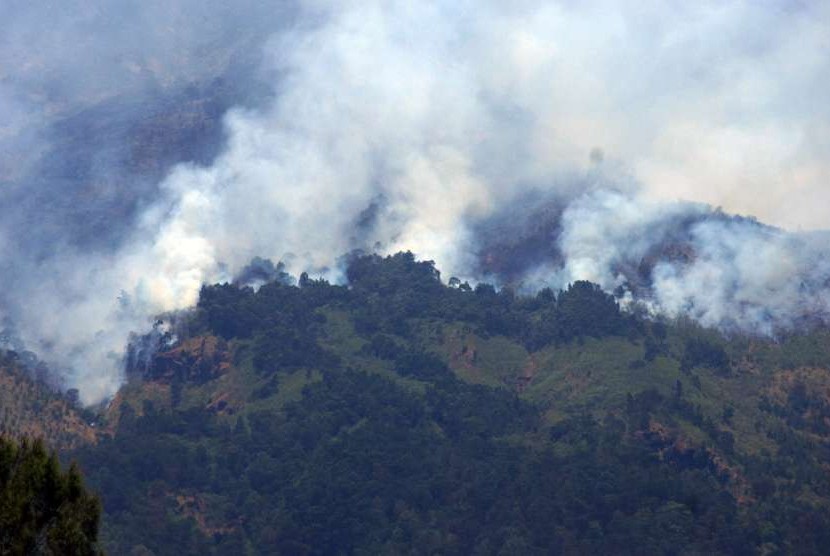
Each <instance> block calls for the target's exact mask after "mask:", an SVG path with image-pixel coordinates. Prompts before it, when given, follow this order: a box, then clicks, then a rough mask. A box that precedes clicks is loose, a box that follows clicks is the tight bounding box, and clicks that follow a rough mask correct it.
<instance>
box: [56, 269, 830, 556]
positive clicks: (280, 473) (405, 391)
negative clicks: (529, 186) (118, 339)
mask: <svg viewBox="0 0 830 556" xmlns="http://www.w3.org/2000/svg"><path fill="white" fill-rule="evenodd" d="M347 278H348V285H346V286H337V285H331V284H329V283H327V282H325V281H321V280H314V279H309V278H308V276H306V275H303V276H301V277H300V279H299V281H298V285H292V284H291V282H290V280H287V279H286V277H285V276H283V277H281V278H278V279H276V280H273V281H271V282H269V283H266V284H265V285H263V286H262V287H260V288H259V289H257V290H254V289H252V288H250V287H244V286H239V285H231V284H222V285H214V286H206V287H204V288H203V289H202V291H201V295H200V299H199V304H198V307H197V308H195V309H194V310H193V311H192V312H190V313H188V314H187V315H179V316H177V317H176V322H175V326H174V328H173V330H174V332H175V336H173V332H168V333H166V334H162V333H161V332H158V333H156V334H154V335H151V336H148V337H146V338H144V339H143V341H141V342H136V344H135V345H134V347H133V352H132V354H131V361H132V365H131V368H130V377H129V382H128V384H127V385H126V386H124V387H123V388H122V390H121V392H120V393H119V395H118V397H117V398H116V399H115V400H114V401H113V403H112V404H111V406H110V408H109V410H108V411H107V413H106V414H105V415H103V416H102V417H101V419H102V423H101V425H102V427H103V428H104V429H105V430H109V431H112V434H111V435H104V436H103V438H102V440H101V441H100V442H99V443H98V444H97V445H93V444H89V445H87V446H85V447H82V448H80V449H77V450H74V451H72V452H68V454H69V455H71V456H73V457H76V458H78V460H79V462H80V465H81V468H82V469H83V471H84V472H85V474H86V475H87V476H88V480H89V483H90V484H91V485H92V486H93V487H94V488H95V489H96V490H97V492H99V493H100V495H101V497H102V500H103V509H104V519H103V529H102V537H103V543H104V546H105V548H106V549H107V550H108V551H109V552H111V553H113V554H130V553H132V554H158V555H161V554H179V555H181V554H206V553H217V554H338V553H342V554H550V553H569V554H600V553H617V554H626V553H630V554H644V553H648V554H661V553H662V554H758V553H761V554H775V553H805V554H806V553H818V552H822V550H823V549H824V547H826V546H828V543H830V508H829V507H828V504H829V503H830V476H829V475H828V473H827V462H828V461H830V459H829V458H828V456H830V454H828V440H830V334H828V332H827V331H826V330H822V329H816V330H812V331H810V332H809V333H804V334H801V335H794V336H792V337H787V338H780V339H779V340H777V341H772V340H768V339H759V338H746V337H730V338H726V337H723V336H721V335H720V334H718V333H716V332H714V331H711V330H704V329H701V328H700V327H698V326H696V325H694V324H692V323H689V322H683V321H680V322H667V321H655V320H650V319H646V318H643V317H638V316H636V312H634V313H632V312H621V311H620V309H619V307H618V305H617V301H616V300H615V298H614V297H613V296H611V295H608V294H606V293H604V292H603V291H601V290H600V289H599V288H598V287H597V286H595V285H593V284H590V283H587V282H577V283H575V284H573V285H571V286H570V287H569V288H568V289H567V290H566V291H562V292H554V291H550V290H543V291H541V292H539V293H538V294H536V295H533V296H529V297H525V296H520V295H516V294H514V293H513V292H511V291H510V290H508V289H502V290H498V291H497V290H496V289H495V288H493V287H492V286H488V285H486V284H480V285H478V286H476V287H475V288H472V287H470V286H469V285H468V284H466V283H462V282H460V281H458V280H455V279H450V280H448V284H449V285H446V286H445V285H443V284H442V282H441V281H440V279H439V274H438V271H437V270H436V269H435V267H434V265H433V264H432V263H431V262H425V261H417V260H415V259H414V257H413V256H412V255H411V254H410V253H399V254H397V255H395V256H392V257H386V258H382V257H378V256H359V257H354V258H353V259H352V260H351V262H350V263H349V266H348V270H347ZM159 330H161V328H160V329H159ZM154 350H157V351H154Z"/></svg>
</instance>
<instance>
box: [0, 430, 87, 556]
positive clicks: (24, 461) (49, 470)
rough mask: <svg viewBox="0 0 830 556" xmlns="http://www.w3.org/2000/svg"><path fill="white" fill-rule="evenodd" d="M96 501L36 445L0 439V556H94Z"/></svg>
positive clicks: (79, 481) (73, 469) (72, 471)
mask: <svg viewBox="0 0 830 556" xmlns="http://www.w3.org/2000/svg"><path fill="white" fill-rule="evenodd" d="M100 513H101V507H100V502H99V501H98V499H97V498H96V497H94V496H93V495H91V494H90V493H89V492H87V490H86V488H85V487H84V484H83V480H82V479H81V475H80V473H79V471H78V468H77V467H76V466H75V465H74V464H73V465H72V466H70V467H69V469H68V470H66V471H63V470H62V469H61V468H60V464H59V463H58V457H57V455H55V454H54V453H52V454H50V453H48V452H47V451H46V448H45V447H44V445H43V443H42V442H40V441H36V442H29V441H22V442H19V443H18V442H13V441H9V440H6V439H4V438H2V437H0V554H45V555H55V556H58V555H67V556H69V555H79V556H80V555H93V554H98V553H99V550H98V546H97V536H98V520H99V516H100Z"/></svg>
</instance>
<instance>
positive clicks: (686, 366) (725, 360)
mask: <svg viewBox="0 0 830 556" xmlns="http://www.w3.org/2000/svg"><path fill="white" fill-rule="evenodd" d="M680 365H681V366H680V368H681V370H683V371H684V372H689V371H691V370H692V369H693V368H694V367H700V366H705V367H709V368H711V369H714V370H715V371H718V372H720V373H722V374H728V373H729V370H730V367H729V356H728V355H727V354H726V350H724V349H723V346H720V345H718V344H715V343H713V342H711V341H709V340H706V339H703V338H691V339H689V340H687V341H686V348H685V351H684V352H683V359H682V360H681V362H680Z"/></svg>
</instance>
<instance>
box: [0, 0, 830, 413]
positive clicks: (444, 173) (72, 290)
mask: <svg viewBox="0 0 830 556" xmlns="http://www.w3.org/2000/svg"><path fill="white" fill-rule="evenodd" d="M149 4H150V5H154V3H152V2H151V3H149ZM217 5H219V4H218V3H217ZM632 6H633V5H632V4H630V3H614V2H587V3H572V2H566V1H563V2H552V3H551V2H544V3H543V2H537V1H530V0H528V1H521V2H514V3H503V2H466V1H463V0H462V1H458V2H420V3H411V2H397V1H391V2H390V1H387V2H373V1H361V2H351V1H346V2H337V3H328V2H310V3H307V4H306V5H305V6H303V8H302V9H298V10H297V13H296V15H295V16H294V17H292V20H291V21H292V24H291V26H290V27H288V28H287V29H286V28H280V29H275V32H274V33H273V34H272V35H271V38H270V39H269V40H268V41H267V42H262V41H260V38H261V37H263V36H264V35H265V33H264V32H260V34H254V35H253V38H251V39H250V41H249V42H246V43H245V44H246V45H248V44H251V45H259V46H254V47H252V48H255V49H256V52H257V56H259V55H260V54H261V60H262V64H263V65H262V67H260V68H259V70H258V73H257V75H258V76H259V77H260V78H262V76H270V78H271V79H272V80H273V83H272V88H273V91H272V98H270V100H267V101H260V102H257V103H254V105H253V106H251V105H248V106H245V107H237V108H234V109H231V110H230V111H228V112H227V114H226V116H225V117H224V137H225V138H226V140H225V143H224V146H223V148H222V149H220V153H219V154H218V155H217V156H215V157H212V158H211V159H210V160H208V161H202V162H201V163H188V164H181V165H179V166H177V167H175V168H174V169H173V170H172V171H170V172H169V173H168V175H167V176H166V177H165V178H164V179H163V180H162V181H161V182H160V184H158V185H155V186H154V187H152V188H150V189H148V190H147V191H148V193H147V194H146V195H144V196H142V197H141V198H140V202H137V206H138V208H137V209H136V210H135V216H134V217H133V218H131V219H130V220H129V226H128V227H127V229H126V231H124V232H123V233H120V234H119V235H118V237H117V239H116V240H114V241H113V243H114V245H110V246H108V248H107V249H93V250H84V249H80V248H78V247H76V246H71V245H70V246H59V251H58V252H57V253H47V254H45V255H44V254H42V253H41V254H40V255H39V256H38V257H26V256H25V253H20V252H18V251H15V249H14V248H5V247H4V245H6V244H7V243H8V242H7V241H4V235H5V237H6V239H7V240H8V238H14V236H15V234H18V233H20V232H19V229H11V228H10V226H8V225H4V226H3V227H2V230H3V232H2V234H0V252H2V254H3V256H4V260H11V258H17V261H16V263H15V269H16V270H15V273H16V275H25V276H28V277H29V280H27V281H26V283H25V284H23V283H21V284H19V285H18V286H17V291H16V292H15V295H16V298H17V302H16V303H9V308H7V309H6V312H7V313H8V314H9V316H10V317H11V318H12V319H13V320H14V322H15V324H16V327H17V333H18V334H19V335H20V336H21V337H22V338H23V339H24V340H25V341H26V343H27V345H29V346H31V348H32V349H34V350H35V351H37V352H38V354H40V355H41V356H42V357H44V358H46V359H47V360H49V361H59V362H61V363H62V365H64V366H65V368H66V369H67V370H66V376H67V379H66V380H67V384H68V385H71V386H76V387H79V388H80V389H81V393H82V399H83V400H84V401H85V402H95V401H98V400H100V399H103V398H105V397H107V396H109V395H111V394H112V393H113V392H114V390H115V389H116V388H117V386H118V384H119V382H120V380H121V377H120V372H119V361H120V357H121V354H122V353H123V350H124V344H125V341H126V337H127V335H128V333H129V332H130V331H133V330H141V329H144V328H147V327H149V323H150V318H151V317H152V315H154V314H157V313H159V312H162V311H168V310H173V309H179V308H184V307H188V306H190V305H192V304H193V303H194V302H195V301H196V298H197V295H198V290H199V287H200V286H201V284H203V283H205V282H213V281H218V280H230V279H232V277H233V276H234V275H235V273H236V272H237V271H239V270H240V269H241V268H242V267H243V266H244V265H245V264H246V263H247V262H248V261H250V260H251V258H252V257H254V256H262V257H268V258H270V259H272V260H274V261H278V260H281V261H284V262H285V263H286V265H287V268H288V270H289V271H290V272H292V273H295V274H296V273H298V272H300V271H302V270H312V271H316V272H318V273H322V274H327V275H328V276H330V277H333V278H336V275H337V270H336V269H332V268H331V267H330V266H329V265H331V263H332V261H334V260H336V259H337V257H338V256H340V255H341V254H343V253H345V252H347V251H349V250H351V249H354V248H368V249H377V250H380V251H383V252H394V251H397V250H401V249H410V250H412V251H414V252H415V253H416V254H417V255H418V256H420V257H424V258H429V259H434V260H435V261H436V262H437V265H438V267H439V268H440V269H441V270H442V271H443V272H444V275H447V276H449V275H452V274H455V275H458V276H463V277H466V278H471V279H477V278H482V277H487V274H488V272H489V271H488V269H487V268H486V265H484V267H482V265H481V257H482V256H483V255H486V254H487V253H488V250H489V249H490V248H491V246H490V245H489V244H488V243H487V242H486V241H484V240H483V239H482V237H481V235H480V234H479V233H478V231H479V230H480V229H481V227H482V226H486V225H487V224H488V223H491V222H494V221H496V220H498V219H499V218H501V219H502V220H505V219H506V220H508V221H509V220H513V221H515V222H513V223H512V224H513V228H511V229H517V230H520V229H522V226H529V227H530V228H533V227H534V226H535V225H537V224H538V229H542V230H545V231H546V232H549V233H548V235H547V236H546V237H545V238H543V239H544V240H546V241H548V242H549V243H550V244H551V245H552V247H551V248H550V249H549V250H547V251H545V253H546V254H551V253H552V254H554V255H555V256H552V257H551V258H547V259H546V258H545V256H547V255H545V256H542V255H541V254H539V253H538V251H530V252H529V255H533V254H534V253H536V254H537V255H538V258H537V260H533V261H531V262H532V264H529V263H527V262H525V264H524V266H525V267H526V272H523V276H522V280H523V281H524V282H526V283H531V282H532V283H545V284H550V285H554V286H562V285H565V284H566V283H567V282H568V281H571V280H575V279H590V280H594V281H596V282H598V283H600V284H601V285H602V286H603V287H605V288H608V289H615V288H618V287H621V288H623V289H624V290H626V291H627V292H628V294H629V295H630V296H632V297H633V298H636V299H638V300H640V301H641V302H643V303H646V304H648V305H649V307H651V308H652V310H654V311H657V312H666V313H669V314H681V313H683V314H689V315H691V316H692V317H693V318H696V319H698V320H699V321H700V322H702V323H703V324H706V325H712V326H721V327H724V328H729V329H736V330H743V331H749V332H760V333H772V332H773V331H775V330H776V329H779V328H787V327H792V326H796V325H798V323H799V322H801V320H802V319H804V318H805V317H810V316H811V317H813V318H817V319H819V320H821V319H824V318H825V317H826V315H827V314H828V313H830V299H828V294H827V291H828V288H827V286H828V284H827V279H828V277H829V276H830V267H829V263H828V262H826V261H828V260H830V257H828V255H830V249H828V247H827V245H828V243H827V238H826V236H824V235H822V234H819V233H813V234H810V233H798V232H794V231H784V230H783V229H777V228H768V227H765V226H761V225H759V224H757V223H756V222H754V221H752V220H748V219H735V218H730V217H727V216H725V215H723V214H721V213H719V212H714V211H712V209H710V208H709V207H708V206H707V205H705V204H691V203H684V202H679V201H678V199H687V200H690V201H694V202H696V203H708V204H711V205H721V206H723V207H724V208H725V209H726V210H728V211H732V212H739V213H746V214H753V215H755V216H758V217H759V218H761V219H762V220H764V221H768V222H770V223H772V224H775V225H777V226H781V227H783V228H789V229H790V230H798V229H801V228H806V229H821V228H826V227H827V216H828V215H827V212H826V210H827V209H826V207H827V206H830V188H828V187H827V184H828V177H830V163H828V159H827V157H826V154H827V152H828V147H830V107H828V105H827V103H826V102H824V99H823V96H822V95H823V87H822V85H823V84H826V83H827V82H829V81H828V80H829V79H830V56H829V54H830V41H828V40H827V37H828V36H830V27H829V26H830V11H829V10H828V8H827V7H823V6H810V5H800V4H796V3H790V2H780V3H778V2H769V3H764V4H758V3H743V2H729V3H714V2H713V3H706V2H703V3H695V4H690V5H681V4H675V3H665V4H663V3H647V4H641V5H639V7H637V8H634V7H632ZM247 8H248V9H250V10H251V13H252V14H253V15H254V16H257V15H260V16H261V15H262V14H263V13H265V14H267V13H269V12H268V11H267V9H264V8H262V5H261V4H259V3H257V2H251V3H250V6H247ZM20 9H21V10H22V9H23V8H20ZM204 9H205V10H206V11H207V13H209V14H213V15H215V14H216V13H217V12H216V9H217V8H216V6H214V5H212V3H208V4H206V7H205V8H204ZM263 10H264V11H263ZM152 13H153V12H152V10H150V11H148V12H143V11H142V9H141V8H136V14H141V15H142V16H143V17H145V19H146V18H149V23H151V24H152V23H154V22H155V21H156V19H155V17H156V16H153V15H152ZM159 19H163V17H161V16H159ZM209 20H210V21H221V18H215V17H214V18H209ZM234 21H236V22H245V21H247V20H246V19H245V18H244V17H243V16H242V15H239V14H237V15H236V16H235V17H234ZM257 21H258V25H259V27H262V26H266V23H263V22H264V21H270V20H269V19H268V18H267V17H260V18H259V19H258V20H257ZM182 25H184V26H185V28H186V23H184V24H182ZM217 25H219V26H220V28H221V30H222V31H221V32H216V31H215V30H212V29H210V28H207V29H204V28H202V27H194V28H193V29H189V30H187V29H186V30H187V31H188V32H183V33H182V35H181V36H179V35H175V34H174V36H176V37H177V38H178V40H179V41H180V43H176V44H179V48H180V49H182V50H183V51H184V52H188V53H195V54H193V55H192V57H189V58H187V59H188V60H192V63H193V64H195V65H196V66H197V67H199V68H200V71H199V72H196V71H195V70H191V71H192V72H194V73H198V74H199V75H202V74H210V71H209V68H207V69H206V68H205V67H203V66H198V59H199V57H198V52H199V51H198V49H196V50H194V49H192V48H189V47H188V46H189V45H192V44H195V43H193V42H192V41H195V40H196V38H198V39H199V41H204V36H203V35H200V34H199V33H193V32H192V31H193V30H199V31H203V32H204V33H211V32H215V38H216V40H220V41H221V40H230V39H228V37H229V36H230V37H233V36H235V35H233V33H231V32H230V31H228V30H227V28H225V27H222V26H221V25H220V24H219V23H217ZM274 25H275V27H276V23H274ZM146 27H147V28H153V26H152V25H147V26H146ZM283 27H284V24H283ZM142 28H144V27H142ZM229 33H230V34H229ZM165 36H167V35H165ZM194 36H195V37H196V38H193V37H194ZM112 40H115V38H113V39H112ZM258 41H260V42H258ZM207 42H210V41H207ZM199 44H201V42H200V43H199ZM54 48H55V49H56V48H57V46H56V47H54ZM135 48H136V49H138V50H139V51H140V50H141V47H140V43H138V42H137V43H136V46H135ZM50 51H51V50H50V49H46V50H45V54H43V53H40V54H39V56H41V57H43V56H45V57H47V58H48V55H49V52H50ZM24 55H25V53H24ZM152 55H153V56H161V57H163V55H162V54H160V53H157V52H156V51H155V50H153V52H152ZM153 56H148V57H147V58H146V60H152V59H153ZM70 66H71V63H70ZM230 66H233V63H230ZM79 67H83V66H79ZM146 67H148V68H150V67H154V66H153V65H152V64H150V63H147V64H146ZM163 67H164V68H166V69H165V71H164V72H162V73H163V74H164V75H167V74H168V73H169V74H172V75H178V73H177V71H178V70H176V69H175V68H177V67H178V66H176V65H175V64H174V65H173V66H170V65H163ZM171 67H172V68H173V69H170V68H171ZM184 67H189V64H184ZM223 67H226V66H223ZM223 71H224V70H223ZM27 75H28V74H27ZM184 81H185V82H186V81H187V79H184ZM252 82H253V80H252ZM73 83H74V82H73ZM13 84H14V83H13ZM73 90H74V89H73ZM5 96H8V95H7V94H6V93H5V92H4V89H0V98H4V97H5ZM29 100H31V99H29ZM11 112H12V111H11V110H10V111H9V116H8V118H7V120H8V121H13V122H18V123H17V124H15V125H19V122H21V121H24V120H23V119H22V117H21V116H20V110H19V109H15V111H14V112H15V114H14V115H12V114H11ZM4 118H6V116H5V115H4ZM538 192H541V193H538ZM537 193H538V195H539V198H540V199H542V200H544V202H549V203H551V204H550V206H551V207H553V208H552V209H551V210H550V211H548V212H544V211H542V212H541V213H540V212H535V213H534V212H529V213H528V212H519V211H518V207H520V206H521V203H520V202H519V201H520V200H521V199H523V198H525V197H527V196H528V195H531V196H532V195H533V194H537ZM116 195H117V193H116ZM77 202H83V200H77ZM131 206H132V205H131ZM511 210H512V211H514V212H509V211H511ZM505 211H507V212H505ZM5 212H6V211H4V213H5ZM131 214H132V213H131ZM540 214H541V215H542V217H551V218H555V220H556V224H555V226H552V227H546V226H545V225H543V224H544V223H534V222H530V221H529V219H532V218H537V217H539V215H540ZM516 222H519V223H520V225H519V224H516ZM501 239H504V238H501ZM12 243H14V242H12ZM489 274H491V275H495V276H491V277H494V278H496V279H501V278H500V276H499V275H498V273H497V272H489ZM24 299H25V302H23V301H22V300H24Z"/></svg>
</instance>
